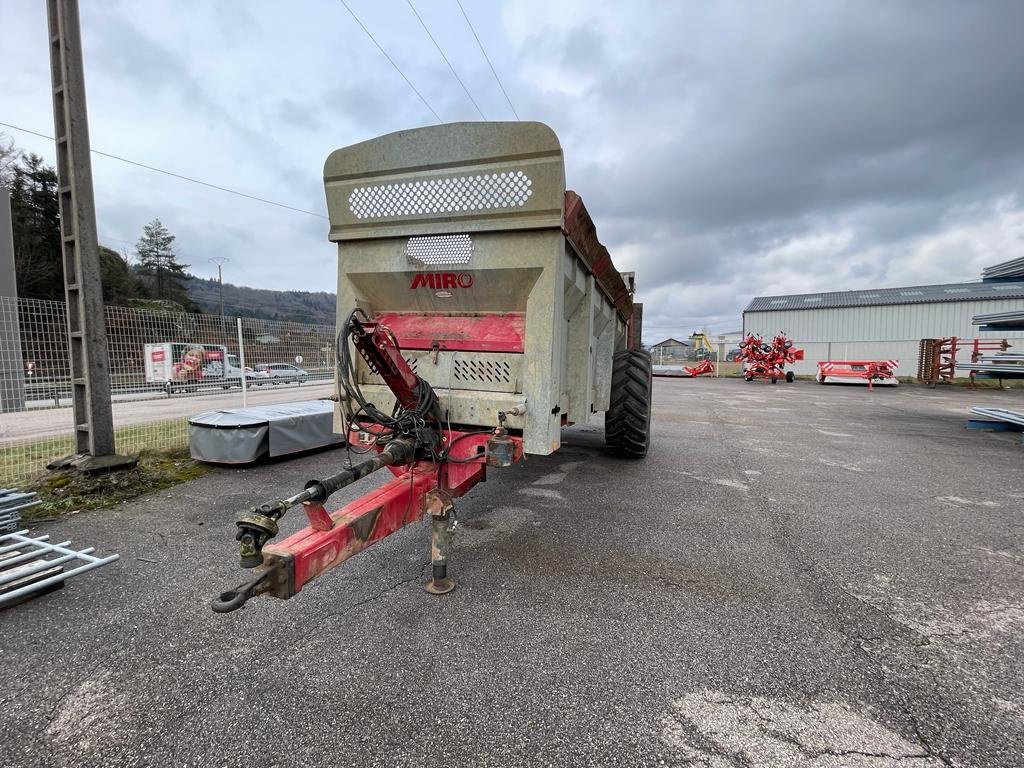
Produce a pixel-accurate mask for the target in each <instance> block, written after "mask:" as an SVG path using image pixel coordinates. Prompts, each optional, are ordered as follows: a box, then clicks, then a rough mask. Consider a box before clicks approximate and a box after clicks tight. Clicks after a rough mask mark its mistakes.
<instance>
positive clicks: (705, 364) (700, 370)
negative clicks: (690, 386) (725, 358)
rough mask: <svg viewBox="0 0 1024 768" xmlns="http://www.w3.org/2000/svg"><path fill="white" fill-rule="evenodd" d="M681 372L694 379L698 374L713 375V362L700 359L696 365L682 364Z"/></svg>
mask: <svg viewBox="0 0 1024 768" xmlns="http://www.w3.org/2000/svg"><path fill="white" fill-rule="evenodd" d="M683 374H684V375H685V376H686V377H688V378H691V379H695V378H697V377H698V376H714V375H715V364H714V363H712V362H711V361H710V360H702V361H701V362H699V363H697V365H692V366H691V365H684V366H683Z"/></svg>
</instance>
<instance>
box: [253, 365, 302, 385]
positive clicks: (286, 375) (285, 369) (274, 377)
mask: <svg viewBox="0 0 1024 768" xmlns="http://www.w3.org/2000/svg"><path fill="white" fill-rule="evenodd" d="M256 371H257V372H262V373H265V374H267V377H268V378H269V379H270V383H271V384H286V383H288V382H289V381H294V382H295V383H296V384H302V383H303V382H304V381H305V380H306V379H308V378H309V374H308V373H307V372H306V371H305V370H303V369H302V368H299V367H298V366H297V365H291V364H290V363H260V364H259V365H257V366H256Z"/></svg>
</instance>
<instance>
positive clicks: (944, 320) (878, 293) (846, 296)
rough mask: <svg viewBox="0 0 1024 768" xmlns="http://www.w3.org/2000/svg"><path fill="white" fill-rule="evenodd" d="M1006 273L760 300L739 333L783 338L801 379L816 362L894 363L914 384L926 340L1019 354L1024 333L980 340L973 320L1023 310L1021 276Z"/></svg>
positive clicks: (999, 269)
mask: <svg viewBox="0 0 1024 768" xmlns="http://www.w3.org/2000/svg"><path fill="white" fill-rule="evenodd" d="M1021 263H1024V259H1018V260H1016V261H1014V262H1007V265H1009V264H1021ZM1005 267H1006V265H996V266H994V267H989V268H987V269H986V270H985V272H984V273H983V278H984V279H983V280H982V281H980V282H973V283H952V284H948V285H918V286H910V287H907V288H876V289H870V290H869V289H865V290H860V291H839V292H835V293H808V294H799V295H792V296H758V297H756V298H754V299H753V300H752V301H751V302H750V304H749V305H748V306H747V308H746V309H745V310H744V311H743V330H744V332H745V333H757V334H761V335H762V336H764V337H765V338H766V339H767V338H771V337H772V336H774V335H775V334H776V333H778V332H779V331H785V333H786V334H787V335H788V336H789V337H790V338H791V339H793V342H794V344H795V345H796V346H797V347H801V348H803V349H804V351H805V359H804V360H803V361H802V362H798V363H796V364H795V365H794V366H793V369H794V370H795V371H796V373H797V374H805V375H813V374H814V373H816V372H817V362H818V361H819V360H892V359H896V360H899V361H900V367H899V369H898V375H900V376H915V375H916V373H917V364H918V348H919V344H920V341H921V339H925V338H929V339H932V338H940V337H947V336H958V337H961V338H966V339H973V338H985V339H997V338H1004V337H1005V338H1006V339H1008V340H1009V342H1010V344H1012V345H1013V347H1014V350H1015V351H1019V352H1024V333H1016V334H1012V333H1005V334H998V333H992V332H985V333H982V332H980V331H979V329H978V327H977V326H975V325H974V324H973V323H972V320H973V318H974V316H975V315H980V314H988V313H993V312H1008V311H1011V310H1024V268H1020V269H1006V268H1005ZM993 275H999V276H998V277H995V276H993ZM964 375H966V373H965V374H964Z"/></svg>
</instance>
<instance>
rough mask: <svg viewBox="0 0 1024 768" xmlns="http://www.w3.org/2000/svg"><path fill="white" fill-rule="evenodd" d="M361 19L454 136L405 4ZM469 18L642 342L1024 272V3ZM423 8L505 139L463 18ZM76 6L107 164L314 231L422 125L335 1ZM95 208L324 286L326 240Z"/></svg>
mask: <svg viewBox="0 0 1024 768" xmlns="http://www.w3.org/2000/svg"><path fill="white" fill-rule="evenodd" d="M352 4H353V8H354V10H356V12H357V13H358V14H359V15H360V17H361V18H362V19H363V21H364V23H366V24H367V26H368V27H369V28H370V29H371V30H373V31H374V33H375V35H376V36H377V38H378V40H379V41H380V42H381V44H382V45H383V46H384V47H385V48H386V49H387V50H388V51H389V52H390V53H391V55H392V56H393V57H394V58H395V60H396V61H397V62H398V63H399V65H400V66H401V67H402V68H403V70H404V71H405V72H406V74H407V75H408V76H409V77H410V78H411V79H412V80H413V81H414V82H415V83H416V84H417V87H419V88H420V90H421V91H422V92H423V93H424V94H425V95H426V97H427V98H428V99H429V100H430V102H431V103H432V105H433V106H434V108H435V109H436V110H437V111H438V112H439V113H440V114H441V115H442V117H443V118H444V119H446V120H462V119H473V117H474V114H475V113H474V111H473V108H472V106H471V105H470V104H469V102H468V100H467V99H466V97H465V95H464V94H463V93H462V91H461V89H460V88H459V86H458V85H457V84H456V83H455V82H454V80H453V79H452V78H451V74H450V73H449V72H448V69H447V67H446V66H445V65H444V63H443V62H442V61H441V60H440V58H439V56H438V55H437V51H436V50H435V49H434V48H433V45H432V44H431V43H430V41H429V40H428V39H427V38H426V36H425V35H424V33H423V30H422V29H421V28H420V27H419V24H418V22H417V21H416V20H415V18H414V17H413V16H412V15H411V13H409V12H408V9H407V8H405V6H404V5H403V4H401V3H399V4H397V5H391V4H374V3H370V2H361V1H360V0H352ZM466 5H467V11H468V13H469V15H470V17H471V18H472V19H473V20H474V23H475V24H476V25H477V28H478V32H479V33H480V35H481V38H482V39H483V41H484V44H485V45H486V46H487V48H488V52H489V54H490V55H491V57H492V59H493V60H494V62H495V66H496V67H497V68H498V70H499V72H500V73H501V74H502V76H503V78H504V81H505V85H506V88H507V89H508V90H509V92H510V93H511V95H512V97H513V99H514V100H515V103H516V106H517V109H518V111H519V113H520V115H521V116H522V117H523V118H524V119H540V120H543V121H545V122H548V123H549V124H550V125H552V127H554V128H555V130H556V131H557V132H558V134H559V136H560V138H561V140H562V143H563V146H564V147H565V152H566V163H567V177H568V181H569V184H570V186H572V187H573V188H575V189H577V190H578V191H579V192H580V193H581V194H583V196H584V198H585V199H586V201H587V205H588V207H589V208H590V209H591V211H592V213H593V214H594V216H595V220H596V222H597V224H598V229H599V232H600V233H601V236H602V238H603V239H604V240H605V241H606V243H607V244H608V245H609V247H610V249H611V251H612V253H613V255H614V257H615V259H616V262H617V263H618V264H619V266H620V267H621V268H628V269H634V270H636V271H637V273H638V281H639V284H640V286H641V298H642V299H643V300H645V302H646V303H647V305H648V306H647V314H646V321H647V322H648V324H649V327H650V328H651V331H650V332H649V333H648V334H647V336H648V340H649V341H650V340H656V339H654V338H653V337H654V336H656V335H670V334H671V333H674V334H675V335H679V334H683V333H687V332H689V330H692V329H693V327H696V326H698V325H700V324H703V323H705V322H706V323H708V324H712V325H714V326H716V327H717V328H719V329H727V330H729V329H732V328H734V327H738V325H739V322H740V320H739V312H740V311H741V309H742V307H743V306H744V305H745V304H746V303H747V301H748V300H749V298H750V297H751V296H752V295H753V294H755V293H767V292H784V291H803V290H819V289H831V290H839V289H844V288H858V287H862V286H866V285H886V284H894V283H897V282H921V283H930V282H941V281H943V280H961V279H970V278H972V277H975V276H976V275H977V271H978V269H979V268H980V266H981V265H982V264H984V263H987V262H990V261H995V260H999V259H1001V258H1010V257H1012V256H1018V255H1020V248H1021V243H1022V242H1024V241H1021V240H1020V239H1019V236H1020V228H1021V227H1022V226H1024V223H1022V222H1024V218H1022V217H1024V213H1022V211H1021V206H1022V202H1024V195H1022V193H1024V142H1022V141H1021V138H1020V136H1021V126H1022V125H1024V78H1022V77H1021V76H1020V73H1021V72H1024V46H1021V45H1020V30H1021V29H1024V4H1021V3H1019V2H1015V1H1014V0H1005V1H1000V0H991V1H989V2H985V3H963V2H955V1H953V0H949V1H948V2H943V1H941V0H936V1H934V2H929V3H927V4H921V3H916V2H910V1H909V0H908V1H907V2H887V3H883V2H858V3H853V2H842V1H841V0H834V1H831V2H801V3H796V2H791V3H772V4H761V5H758V4H749V3H730V2H723V3H713V4H669V3H660V2H648V3H631V4H610V3H609V4H596V3H588V2H582V0H567V2H565V3H558V4H552V3H550V2H548V0H516V2H512V1H511V0H509V2H507V3H505V4H504V5H503V6H501V7H498V6H495V5H494V4H491V3H487V2H470V3H467V4H466ZM417 8H418V9H419V10H420V12H421V13H422V14H423V16H424V20H425V21H426V23H427V24H428V26H429V27H430V28H431V30H432V32H433V33H434V34H435V36H436V37H437V38H438V40H439V42H440V43H441V44H442V46H443V47H444V48H445V50H446V52H447V53H448V55H449V57H450V59H451V60H452V63H453V65H454V66H455V67H456V69H457V70H458V71H459V73H460V75H461V76H462V78H463V79H464V80H465V82H466V83H467V85H468V86H469V87H470V89H471V90H472V92H473V93H474V96H475V97H476V98H477V100H478V101H479V102H480V104H481V106H482V107H483V109H484V111H485V113H487V115H488V116H489V117H491V118H492V119H507V118H508V116H509V110H508V107H507V105H506V104H505V102H504V99H503V97H502V96H501V94H500V91H498V90H497V87H496V84H495V83H494V80H493V77H492V75H491V73H490V70H489V68H488V67H487V65H486V62H484V61H483V60H482V57H481V56H480V55H479V51H478V49H477V48H476V43H475V41H474V40H473V39H472V36H471V35H470V33H469V30H468V29H467V28H466V27H465V24H464V22H463V21H462V18H461V14H459V13H458V9H457V8H456V7H455V6H454V4H452V3H444V2H439V3H425V2H422V0H420V1H419V2H417ZM403 9H404V10H403ZM83 12H84V13H85V17H84V19H83V24H84V28H85V32H86V49H87V66H88V68H89V72H88V84H89V88H90V99H91V102H90V116H91V120H92V124H93V136H94V140H96V142H97V146H100V141H99V138H97V137H102V138H103V140H104V142H107V143H106V146H104V147H103V148H106V149H109V150H111V151H123V152H124V153H125V154H126V155H129V156H138V157H139V159H142V160H149V161H151V162H154V163H155V164H158V165H164V166H165V167H170V168H172V169H174V170H181V171H183V172H186V173H192V174H194V175H196V176H198V177H200V178H208V179H210V180H212V181H216V182H218V183H226V185H227V186H232V187H236V188H240V189H243V190H245V191H247V192H251V193H252V194H258V195H260V196H265V197H269V198H272V199H280V200H282V201H284V202H288V203H291V204H294V205H297V206H299V207H303V208H308V209H310V210H316V211H320V210H323V191H322V186H321V180H320V172H321V169H322V163H323V159H324V158H325V157H326V155H327V154H328V153H329V152H330V151H331V150H332V149H334V148H336V147H339V146H343V145H345V144H350V143H354V142H356V141H361V140H364V139H366V138H370V137H372V136H375V135H379V134H382V133H386V132H389V131H392V130H399V129H402V128H408V127H412V126H416V125H423V124H427V123H430V122H432V121H433V118H432V117H431V115H430V113H429V111H428V110H427V109H426V108H425V107H424V106H423V105H422V103H420V101H419V99H418V98H417V97H416V96H415V95H414V94H413V93H412V92H411V91H410V90H409V89H408V86H407V85H406V84H405V83H404V82H403V81H402V80H401V78H400V76H399V75H397V73H395V72H394V70H393V69H391V67H390V65H389V64H388V63H387V62H386V60H384V59H383V58H382V57H381V55H380V53H379V51H377V50H376V48H375V47H374V46H373V44H372V43H371V42H370V41H369V40H367V39H366V37H365V35H364V34H363V33H362V31H361V30H360V29H359V28H358V27H357V26H356V25H355V23H354V22H353V21H352V20H351V18H350V17H348V15H347V14H346V12H345V11H344V8H342V7H341V6H340V4H339V3H337V2H332V1H328V0H317V1H315V2H310V3H304V4H293V5H289V6H282V5H279V4H275V3H269V2H267V3H252V4H247V5H246V6H244V7H239V6H237V4H206V3H186V4H159V3H153V4H152V5H147V6H146V8H145V9H144V11H140V10H139V9H138V6H136V5H134V4H129V3H125V4H122V5H118V4H116V3H115V4H105V5H103V6H102V7H89V8H86V9H84V10H83ZM11 16H12V20H13V22H14V23H13V34H12V35H11V37H10V39H11V41H12V44H11V46H8V47H6V48H5V50H4V51H0V73H7V74H0V86H4V91H5V93H10V94H11V95H12V99H11V100H10V103H9V104H6V105H5V106H4V108H3V109H2V110H0V111H2V112H3V115H4V117H0V119H7V118H11V117H15V118H18V119H19V120H23V121H24V122H25V123H29V124H31V125H30V126H29V127H32V125H35V126H37V127H38V126H40V125H44V123H42V122H41V121H45V120H47V119H48V110H49V104H48V100H47V97H46V82H45V77H46V72H47V68H46V60H45V45H40V44H38V41H37V40H35V37H33V36H38V35H39V26H40V19H38V18H36V17H37V16H38V11H37V10H36V9H34V8H31V7H29V6H24V7H15V10H14V12H13V13H12V14H11ZM22 38H24V40H25V42H23V40H22ZM8 110H10V111H8ZM9 122H18V120H15V119H10V120H9ZM18 138H19V140H20V139H22V138H23V137H18ZM119 144H121V145H123V146H118V145H119ZM27 146H30V145H27ZM30 148H33V149H36V147H34V146H30ZM37 151H44V152H47V151H48V152H50V154H51V155H52V149H51V148H47V147H42V148H41V149H37ZM140 174H141V175H140ZM140 190H143V194H140ZM97 197H98V199H99V200H100V215H101V222H100V229H101V232H103V231H105V232H108V233H109V234H110V236H111V237H115V238H123V239H126V240H129V241H133V240H134V239H135V238H136V237H137V234H138V230H139V229H140V228H141V225H142V224H143V223H144V222H145V221H147V220H148V219H150V218H153V216H160V217H161V218H162V219H163V220H164V221H165V223H167V224H168V226H171V228H172V231H175V232H176V233H177V234H178V235H179V243H180V245H181V247H182V249H183V250H185V251H187V253H188V255H189V258H191V259H192V261H193V263H194V264H196V265H197V268H198V267H199V266H200V265H201V264H202V263H203V262H204V261H205V258H207V257H208V256H209V255H228V256H229V257H231V259H232V262H231V264H232V269H234V270H237V271H236V272H235V274H234V276H233V277H232V279H233V281H235V282H244V283H248V284H251V285H255V286H260V287H269V286H280V287H288V288H308V289H311V290H319V289H323V288H324V287H329V286H330V285H331V284H332V283H333V280H334V268H335V265H334V255H333V254H334V251H333V247H332V246H331V245H330V244H329V243H327V242H326V239H325V232H326V224H325V223H324V222H323V221H321V220H317V219H312V218H310V219H308V220H307V219H305V218H303V217H301V216H300V215H297V214H291V213H287V212H284V211H278V210H275V209H266V208H260V207H259V206H258V205H256V204H254V203H249V202H246V201H243V200H238V199H234V198H227V197H224V196H222V195H218V194H217V193H213V192H210V191H208V190H201V189H196V188H194V187H191V186H189V185H183V184H182V183H181V182H176V181H174V180H168V179H159V178H153V177H151V176H146V175H145V174H142V172H139V171H134V170H132V169H118V168H114V167H113V166H108V165H106V164H104V165H102V166H100V164H99V163H98V164H97ZM1015 228H1017V229H1015ZM1015 232H1016V233H1018V234H1014V233H1015Z"/></svg>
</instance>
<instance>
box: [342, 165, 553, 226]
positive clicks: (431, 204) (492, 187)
mask: <svg viewBox="0 0 1024 768" xmlns="http://www.w3.org/2000/svg"><path fill="white" fill-rule="evenodd" d="M532 186H533V181H532V180H531V179H530V177H529V176H527V175H526V174H525V173H523V172H522V171H509V172H507V173H485V174H482V175H479V176H455V177H452V178H447V179H430V180H424V181H407V182H402V183H399V184H378V185H376V186H372V187H356V188H355V189H353V190H352V193H351V194H350V195H349V196H348V207H349V210H350V211H352V214H353V215H354V216H355V217H356V218H357V219H386V218H389V217H392V216H421V215H423V214H425V213H455V212H460V211H486V210H491V209H497V208H519V207H521V206H523V205H525V204H526V201H527V200H529V199H530V195H532V194H533V189H532V188H531V187H532Z"/></svg>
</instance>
